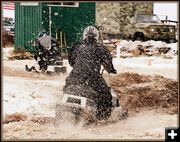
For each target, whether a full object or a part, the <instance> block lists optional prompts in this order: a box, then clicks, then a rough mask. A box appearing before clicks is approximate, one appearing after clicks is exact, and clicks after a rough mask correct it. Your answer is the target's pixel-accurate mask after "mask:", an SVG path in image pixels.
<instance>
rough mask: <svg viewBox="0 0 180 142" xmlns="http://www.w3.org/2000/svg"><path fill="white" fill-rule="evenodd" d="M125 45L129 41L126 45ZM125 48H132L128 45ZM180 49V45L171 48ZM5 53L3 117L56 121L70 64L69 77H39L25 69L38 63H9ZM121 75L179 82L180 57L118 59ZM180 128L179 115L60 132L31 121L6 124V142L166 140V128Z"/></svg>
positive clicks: (146, 115)
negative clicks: (30, 141) (25, 141)
mask: <svg viewBox="0 0 180 142" xmlns="http://www.w3.org/2000/svg"><path fill="white" fill-rule="evenodd" d="M123 42H125V41H123ZM125 44H132V43H131V42H126V43H125ZM145 44H148V43H145ZM168 46H172V48H175V49H177V44H176V43H174V44H168ZM9 50H12V48H5V49H3V81H2V82H3V85H2V91H3V98H2V103H3V116H5V115H9V114H14V113H16V112H18V113H23V114H25V115H27V116H28V117H34V116H38V117H52V118H53V117H54V116H55V104H56V101H57V99H58V96H59V95H61V94H62V88H63V85H64V84H65V79H66V77H67V76H68V74H69V72H70V71H71V67H70V66H69V64H68V61H67V60H65V61H64V62H65V65H67V73H66V74H63V75H59V76H47V75H43V74H41V75H39V74H36V73H32V72H26V71H25V65H26V64H27V65H29V66H31V65H34V64H35V62H34V60H13V61H10V60H8V58H7V56H8V52H9ZM113 63H114V65H115V68H116V69H117V71H118V73H123V72H136V73H138V74H146V75H147V74H148V75H162V76H164V77H167V78H171V79H175V80H177V77H178V76H177V73H178V72H177V66H178V57H177V55H174V56H173V58H172V59H164V58H162V57H154V56H151V57H132V58H120V59H117V58H114V59H113ZM105 73H106V72H105ZM176 126H177V114H173V115H170V114H166V113H160V112H156V111H154V110H152V111H149V110H145V111H143V112H140V113H137V114H134V115H133V116H130V117H129V118H128V119H126V120H123V121H120V122H118V123H114V124H110V125H105V126H93V127H88V128H82V127H80V126H77V127H75V126H71V125H64V126H62V127H61V128H56V127H54V125H52V124H44V125H43V124H39V123H33V122H29V121H28V120H27V121H20V122H11V123H8V124H3V137H4V138H6V139H22V138H25V139H58V138H59V139H164V129H165V127H176Z"/></svg>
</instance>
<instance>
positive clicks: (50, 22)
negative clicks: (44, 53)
mask: <svg viewBox="0 0 180 142" xmlns="http://www.w3.org/2000/svg"><path fill="white" fill-rule="evenodd" d="M51 24H52V21H51V6H49V36H50V41H49V49H51Z"/></svg>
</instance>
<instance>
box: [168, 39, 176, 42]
mask: <svg viewBox="0 0 180 142" xmlns="http://www.w3.org/2000/svg"><path fill="white" fill-rule="evenodd" d="M175 42H176V39H168V40H167V43H175Z"/></svg>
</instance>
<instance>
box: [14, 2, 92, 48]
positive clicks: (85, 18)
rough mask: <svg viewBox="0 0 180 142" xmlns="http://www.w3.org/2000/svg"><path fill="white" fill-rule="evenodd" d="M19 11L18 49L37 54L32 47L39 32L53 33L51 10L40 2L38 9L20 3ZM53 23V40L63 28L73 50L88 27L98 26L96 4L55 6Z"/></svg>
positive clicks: (16, 39) (52, 9) (16, 13)
mask: <svg viewBox="0 0 180 142" xmlns="http://www.w3.org/2000/svg"><path fill="white" fill-rule="evenodd" d="M15 8H16V11H15V48H26V49H28V50H31V51H33V46H32V45H33V43H34V41H35V38H36V37H37V35H38V33H39V32H40V31H41V30H45V31H47V32H49V21H50V19H49V7H48V6H47V3H46V2H43V3H40V2H39V3H38V5H36V6H30V5H28V6H22V5H20V3H19V2H16V7H15ZM51 21H52V24H51V33H52V37H54V38H55V37H56V31H57V29H59V28H60V29H61V31H62V32H63V33H65V35H66V42H67V45H68V46H69V47H71V46H72V44H73V43H74V42H77V41H79V40H80V39H81V37H82V33H83V30H84V28H85V27H87V26H88V25H94V23H95V3H94V2H91V3H90V2H88V3H87V2H80V3H79V7H59V6H54V7H51ZM58 35H60V32H58ZM63 35H64V34H63Z"/></svg>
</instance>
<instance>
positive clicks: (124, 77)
mask: <svg viewBox="0 0 180 142" xmlns="http://www.w3.org/2000/svg"><path fill="white" fill-rule="evenodd" d="M108 80H109V81H110V84H111V86H112V88H113V89H114V90H115V91H116V92H117V93H118V94H119V96H120V100H121V105H122V107H124V108H129V110H130V111H132V112H139V111H140V110H142V109H143V108H149V109H161V110H163V111H165V112H167V113H169V114H174V113H177V112H178V82H177V81H175V80H172V79H168V78H165V77H163V76H159V75H156V76H145V75H139V74H137V73H130V72H126V73H122V74H118V75H116V76H114V77H111V78H108Z"/></svg>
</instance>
